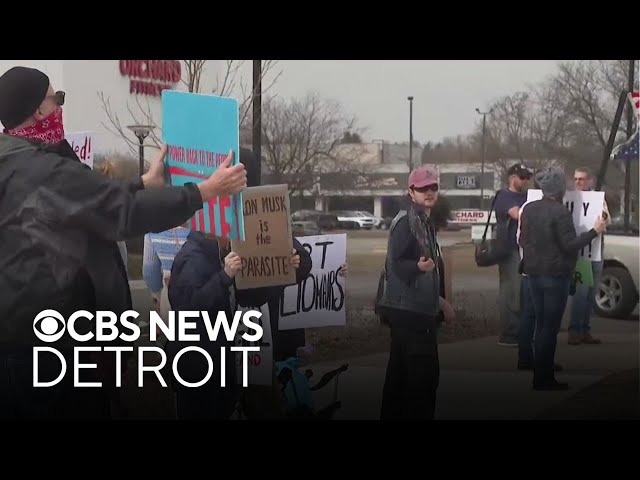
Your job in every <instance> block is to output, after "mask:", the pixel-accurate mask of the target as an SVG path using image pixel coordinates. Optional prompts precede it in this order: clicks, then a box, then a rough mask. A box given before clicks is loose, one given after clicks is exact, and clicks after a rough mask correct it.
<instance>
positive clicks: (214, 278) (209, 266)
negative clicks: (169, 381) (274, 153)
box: [165, 148, 311, 420]
mask: <svg viewBox="0 0 640 480" xmlns="http://www.w3.org/2000/svg"><path fill="white" fill-rule="evenodd" d="M240 161H241V162H242V163H243V164H244V165H245V167H246V171H247V185H248V186H257V185H258V184H259V182H258V173H257V172H258V170H257V162H256V159H255V155H254V154H253V152H252V151H250V150H248V149H244V148H243V149H240ZM291 265H293V266H294V268H296V280H297V282H302V281H303V280H304V279H305V278H306V277H307V276H308V275H309V272H310V271H311V257H310V255H309V253H308V252H307V251H306V250H305V249H304V248H303V247H302V245H301V244H300V243H299V242H297V241H296V240H295V239H294V251H293V252H292V256H291ZM240 268H241V263H240V257H239V256H238V255H237V254H236V253H234V252H231V251H230V248H229V241H228V240H226V239H222V238H216V237H213V236H211V235H206V234H204V233H201V232H191V233H189V236H188V237H187V241H186V242H185V244H184V245H183V246H182V248H181V249H180V251H179V252H178V254H177V255H176V258H175V260H174V263H173V266H172V269H171V281H170V283H169V303H170V304H171V307H172V309H173V310H174V311H180V310H198V311H208V312H210V314H209V315H210V317H211V318H215V317H216V315H217V312H218V311H225V312H227V315H231V313H232V309H235V308H236V307H237V306H240V307H260V306H262V305H264V304H268V308H269V316H270V320H271V322H270V323H271V334H272V342H273V352H274V360H275V361H277V360H278V359H280V358H284V357H286V356H289V355H290V353H291V350H292V348H294V347H293V345H297V343H298V340H299V339H298V338H297V335H296V333H294V334H293V335H294V338H293V341H291V339H290V338H288V337H290V336H291V334H290V333H288V331H282V332H280V331H278V318H279V299H280V295H281V294H282V291H283V290H284V288H285V287H272V288H256V289H248V290H236V289H235V286H234V277H235V275H236V273H237V272H238V270H239V269H240ZM232 298H234V299H235V302H234V301H232ZM234 303H235V304H236V305H234ZM196 332H197V333H198V334H200V341H199V342H196V343H186V342H178V341H171V342H168V343H167V346H166V347H165V350H166V351H167V357H168V359H167V362H168V363H170V362H172V361H173V360H172V359H173V358H175V355H176V354H177V353H178V352H179V351H180V350H181V349H183V348H185V347H186V346H188V345H194V344H196V345H197V346H199V347H201V348H203V349H204V350H205V351H206V352H207V353H208V354H209V355H210V356H211V358H212V359H213V364H214V366H215V365H220V362H221V360H222V359H221V348H220V347H223V346H224V347H227V348H226V349H225V367H226V370H225V376H226V379H225V383H226V385H225V387H221V386H220V385H221V383H220V382H221V378H220V375H219V369H216V368H214V370H213V374H212V376H211V378H210V379H209V380H208V381H207V382H206V383H205V384H204V385H202V386H200V387H196V388H191V387H185V386H184V385H182V384H180V383H179V382H177V381H174V388H175V390H176V407H177V412H176V413H177V417H178V419H217V420H222V419H227V418H229V416H230V415H231V414H232V413H233V410H234V407H235V405H236V402H237V401H238V399H239V389H238V386H237V385H236V384H235V383H236V382H235V379H236V369H235V357H234V355H235V353H234V352H231V351H230V348H229V347H231V346H232V345H233V341H228V340H227V339H226V337H225V336H224V335H220V336H219V337H218V338H217V339H216V341H214V342H212V341H210V340H209V339H208V334H207V332H206V330H205V326H204V324H203V323H202V322H197V328H196ZM302 341H303V343H304V331H303V340H302ZM207 370H208V364H207V361H206V359H205V358H204V357H203V356H202V355H201V354H198V353H194V354H191V353H185V354H184V355H183V356H182V357H181V358H180V362H179V367H178V372H179V374H180V376H181V377H182V378H183V379H184V380H186V381H187V382H191V383H195V382H199V381H201V380H202V379H203V378H205V376H206V374H207ZM174 380H176V379H174ZM272 391H273V390H271V389H269V393H268V394H267V395H259V397H260V399H261V400H262V401H261V402H260V403H262V404H263V405H261V406H260V407H259V410H260V412H259V413H256V415H260V416H261V417H264V416H271V415H277V414H276V413H274V408H277V406H276V405H274V400H275V399H276V396H275V395H271V394H270V392H272ZM267 404H268V405H267Z"/></svg>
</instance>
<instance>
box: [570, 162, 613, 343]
mask: <svg viewBox="0 0 640 480" xmlns="http://www.w3.org/2000/svg"><path fill="white" fill-rule="evenodd" d="M573 180H574V182H575V189H576V190H577V191H579V192H588V191H592V190H593V187H594V185H593V180H594V179H593V174H592V173H591V170H589V169H588V168H587V167H580V168H577V169H576V170H575V172H574V174H573ZM602 218H603V219H604V221H605V224H606V226H609V225H611V216H610V215H609V207H608V205H607V202H606V200H605V202H604V204H603V206H602ZM600 246H601V252H604V234H603V235H602V239H601V244H600ZM591 271H592V272H593V286H587V285H583V284H576V287H575V293H574V294H573V300H572V302H571V320H570V322H569V345H580V344H581V343H585V344H599V343H602V340H600V339H599V338H594V337H593V336H592V335H591V311H592V310H593V303H594V301H595V292H596V289H597V288H598V284H599V283H600V276H601V275H602V260H595V261H591Z"/></svg>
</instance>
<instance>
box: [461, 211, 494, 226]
mask: <svg viewBox="0 0 640 480" xmlns="http://www.w3.org/2000/svg"><path fill="white" fill-rule="evenodd" d="M487 215H489V212H487V211H486V210H453V211H452V212H451V216H452V220H451V221H452V222H453V223H467V224H478V223H487ZM495 220H496V218H495V214H493V215H491V223H495Z"/></svg>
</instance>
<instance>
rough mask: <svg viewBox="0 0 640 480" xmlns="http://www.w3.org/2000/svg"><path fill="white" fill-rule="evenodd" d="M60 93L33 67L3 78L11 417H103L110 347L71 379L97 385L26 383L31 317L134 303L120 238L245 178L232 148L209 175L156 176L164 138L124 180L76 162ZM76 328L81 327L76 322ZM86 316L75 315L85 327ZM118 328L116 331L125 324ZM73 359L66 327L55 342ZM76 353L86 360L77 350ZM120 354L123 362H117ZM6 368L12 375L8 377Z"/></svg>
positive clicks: (6, 411) (5, 402)
mask: <svg viewBox="0 0 640 480" xmlns="http://www.w3.org/2000/svg"><path fill="white" fill-rule="evenodd" d="M64 100H65V95H64V93H63V92H56V91H55V90H54V89H53V87H52V85H51V84H50V81H49V78H48V77H47V76H46V75H45V74H44V73H42V72H40V71H38V70H36V69H31V68H25V67H15V68H12V69H10V70H9V71H7V72H6V73H4V74H3V75H2V76H1V77H0V122H2V124H3V125H4V127H5V130H4V133H3V134H0V191H2V192H3V195H2V197H1V199H0V224H2V225H3V227H2V228H1V229H0V244H1V245H2V247H3V248H2V249H0V264H2V265H3V269H2V275H1V276H0V290H2V296H1V299H0V416H2V417H10V418H16V417H20V418H51V417H67V418H68V417H83V418H87V417H108V416H109V414H110V412H109V410H110V409H109V404H110V403H111V404H113V403H114V402H117V398H118V394H117V389H116V387H115V355H114V354H113V353H102V352H101V353H100V354H96V356H95V357H96V358H95V360H94V361H93V363H97V364H98V368H97V370H93V369H83V370H82V371H81V375H80V380H81V381H90V380H94V381H95V380H96V379H95V378H94V377H96V375H99V379H100V380H101V381H102V382H103V387H102V388H74V375H73V373H72V372H71V371H70V370H67V374H66V375H65V376H64V378H63V379H62V380H61V381H60V382H59V383H58V384H56V385H55V386H52V387H48V388H34V387H33V386H32V385H33V370H34V368H33V367H34V364H33V346H34V345H39V344H41V342H40V341H38V339H37V338H36V337H35V335H34V318H36V316H37V315H38V314H39V313H40V312H42V311H44V310H47V309H55V310H57V311H58V312H59V313H60V314H61V315H62V317H64V318H69V316H70V315H71V314H72V313H74V312H76V311H78V310H88V311H90V312H95V311H97V310H107V311H112V312H114V313H115V314H116V315H120V314H121V313H122V312H124V311H126V310H131V309H132V302H131V292H130V290H129V284H128V280H127V276H126V272H125V270H124V268H123V264H122V260H121V256H120V252H119V250H118V247H117V243H116V242H118V241H121V240H124V239H126V238H128V237H135V236H139V235H143V234H145V233H147V232H149V231H163V230H167V229H169V228H172V227H175V226H176V225H181V224H183V223H185V222H186V221H187V220H188V219H189V218H190V217H192V216H193V214H194V213H195V212H196V211H198V210H199V209H200V208H202V205H203V202H206V201H208V200H210V199H212V198H214V197H216V196H220V195H230V194H234V193H237V192H239V191H241V190H242V188H244V186H245V184H246V173H245V170H244V166H243V165H238V166H233V167H229V165H230V162H231V160H232V158H233V155H232V153H230V154H229V156H228V157H227V159H226V160H225V162H223V164H222V165H221V167H220V168H219V169H218V170H217V171H216V172H215V173H214V174H213V175H212V176H211V177H209V178H208V179H206V180H204V181H202V182H201V183H199V184H197V185H194V184H188V185H185V186H182V187H167V188H155V187H163V186H164V156H165V153H166V148H162V149H161V151H160V154H159V155H158V157H157V159H156V160H155V161H154V162H153V164H152V165H151V168H150V169H149V171H148V172H147V173H145V174H144V175H143V176H142V178H140V179H139V180H138V181H136V182H121V181H118V180H114V179H110V178H107V177H105V176H104V175H101V174H99V173H98V172H95V171H93V170H91V169H90V168H89V167H88V166H86V165H84V164H83V163H81V162H80V160H79V159H78V157H77V156H76V155H75V153H74V152H73V150H72V149H71V146H70V145H69V143H68V142H67V141H66V140H65V137H64V135H65V134H64V125H63V111H62V105H63V104H64ZM83 327H84V328H83ZM88 328H91V327H88V326H86V325H84V326H83V325H80V322H77V323H76V330H79V331H80V333H84V332H85V331H86V330H87V329H88ZM123 331H124V330H123ZM47 345H49V346H54V347H55V348H57V349H58V350H59V351H60V352H61V353H62V354H63V356H64V357H65V359H66V362H67V365H68V366H72V365H73V364H74V358H73V347H74V345H75V344H74V343H73V342H72V340H71V338H70V337H69V336H68V335H65V336H63V337H62V339H61V340H60V341H58V342H56V343H54V344H47ZM80 359H81V360H82V361H83V362H85V363H92V362H91V360H90V359H88V358H86V357H84V356H83V355H81V356H80ZM122 364H123V365H126V361H123V362H122ZM39 369H40V370H39V371H40V376H41V378H40V380H42V381H50V380H53V379H55V378H56V377H57V376H58V374H59V372H60V362H59V361H58V360H57V359H56V358H55V357H54V356H53V355H50V354H49V355H42V358H41V359H40V361H39ZM7 379H11V380H10V382H11V384H10V385H8V384H7V383H6V382H7V381H9V380H7Z"/></svg>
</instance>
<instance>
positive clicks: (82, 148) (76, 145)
mask: <svg viewBox="0 0 640 480" xmlns="http://www.w3.org/2000/svg"><path fill="white" fill-rule="evenodd" d="M65 139H66V140H67V142H69V145H71V148H72V149H73V151H74V153H75V154H76V155H77V156H78V158H79V159H80V161H81V162H82V163H85V164H87V165H89V167H91V168H93V152H94V150H95V145H94V142H93V132H75V133H67V134H65Z"/></svg>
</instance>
